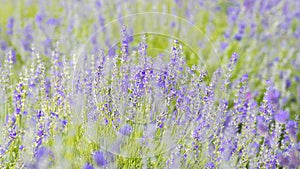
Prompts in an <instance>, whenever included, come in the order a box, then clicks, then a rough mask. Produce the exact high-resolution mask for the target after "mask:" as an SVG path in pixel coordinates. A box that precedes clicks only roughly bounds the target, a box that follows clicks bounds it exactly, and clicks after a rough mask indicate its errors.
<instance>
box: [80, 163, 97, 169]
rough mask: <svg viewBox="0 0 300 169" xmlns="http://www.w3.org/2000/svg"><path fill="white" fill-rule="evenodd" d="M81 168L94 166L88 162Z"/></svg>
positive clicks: (92, 168) (86, 168)
mask: <svg viewBox="0 0 300 169" xmlns="http://www.w3.org/2000/svg"><path fill="white" fill-rule="evenodd" d="M82 169H94V167H93V166H92V165H91V164H90V163H86V164H85V165H84V166H83V167H82Z"/></svg>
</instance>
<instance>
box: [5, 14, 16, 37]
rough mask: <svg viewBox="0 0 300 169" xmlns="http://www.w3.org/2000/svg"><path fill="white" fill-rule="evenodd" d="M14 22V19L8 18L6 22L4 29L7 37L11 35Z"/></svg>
mask: <svg viewBox="0 0 300 169" xmlns="http://www.w3.org/2000/svg"><path fill="white" fill-rule="evenodd" d="M14 22H15V20H14V18H12V17H11V18H9V19H8V22H7V25H6V27H7V32H6V33H7V34H9V35H12V34H13V27H14Z"/></svg>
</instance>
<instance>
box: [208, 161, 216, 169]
mask: <svg viewBox="0 0 300 169" xmlns="http://www.w3.org/2000/svg"><path fill="white" fill-rule="evenodd" d="M206 167H207V168H209V169H213V168H215V165H214V163H213V162H210V163H207V164H206Z"/></svg>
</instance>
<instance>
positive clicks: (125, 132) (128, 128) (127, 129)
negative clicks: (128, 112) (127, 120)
mask: <svg viewBox="0 0 300 169" xmlns="http://www.w3.org/2000/svg"><path fill="white" fill-rule="evenodd" d="M119 132H120V133H121V134H123V135H129V134H130V133H131V132H132V127H131V126H130V125H129V124H126V125H124V126H123V127H121V128H120V130H119Z"/></svg>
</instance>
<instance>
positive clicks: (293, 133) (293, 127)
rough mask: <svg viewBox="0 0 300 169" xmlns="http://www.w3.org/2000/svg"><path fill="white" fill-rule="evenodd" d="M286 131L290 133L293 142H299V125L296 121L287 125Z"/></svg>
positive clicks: (291, 121)
mask: <svg viewBox="0 0 300 169" xmlns="http://www.w3.org/2000/svg"><path fill="white" fill-rule="evenodd" d="M286 129H287V131H288V134H289V136H290V138H291V139H292V140H297V133H298V123H297V122H296V121H294V120H290V121H288V123H287V125H286Z"/></svg>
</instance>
